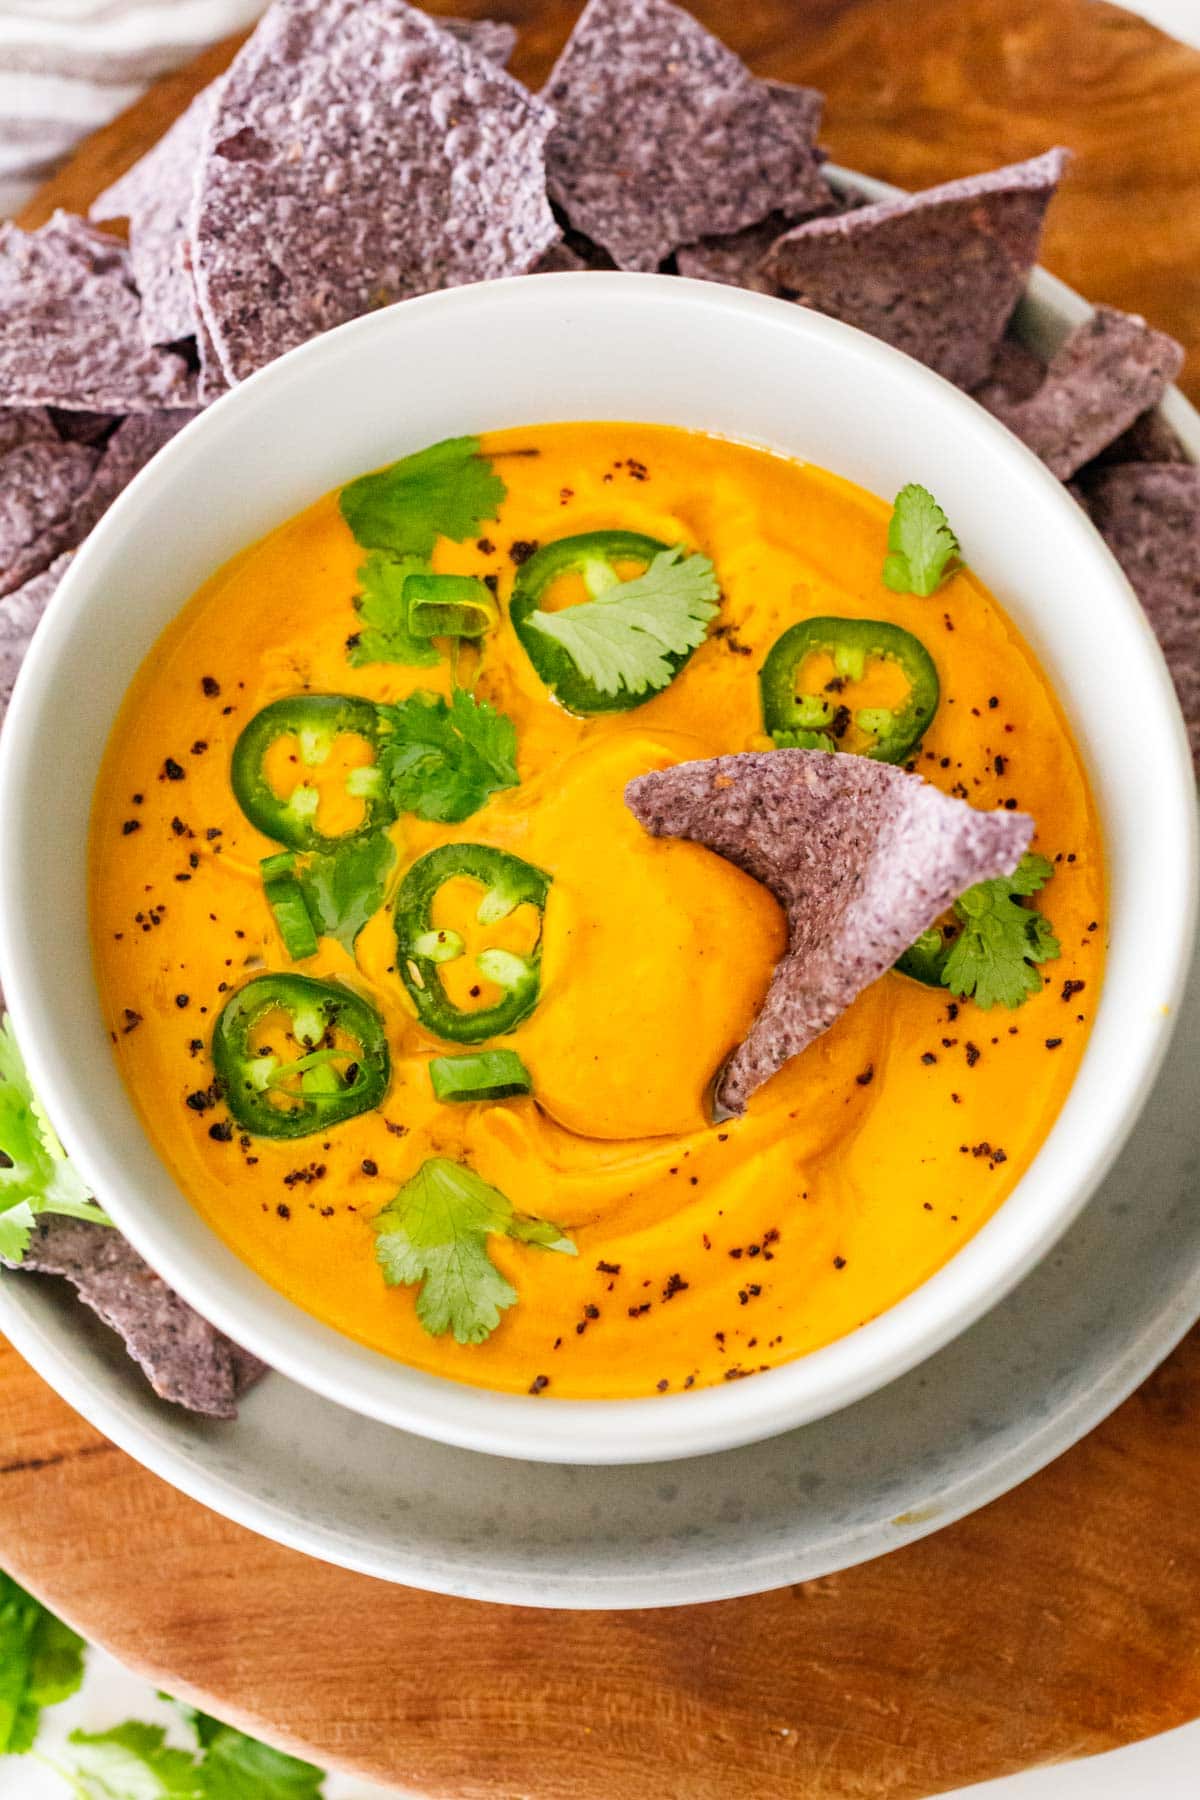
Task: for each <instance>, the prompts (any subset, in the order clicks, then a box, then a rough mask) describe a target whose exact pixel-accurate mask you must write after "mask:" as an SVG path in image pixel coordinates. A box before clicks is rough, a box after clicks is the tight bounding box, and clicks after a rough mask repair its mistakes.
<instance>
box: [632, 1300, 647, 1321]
mask: <svg viewBox="0 0 1200 1800" xmlns="http://www.w3.org/2000/svg"><path fill="white" fill-rule="evenodd" d="M627 1310H628V1312H629V1317H630V1318H631V1319H640V1318H641V1316H642V1314H643V1313H648V1312H649V1311H650V1302H649V1301H648V1300H643V1302H642V1304H641V1305H640V1306H631V1307H629V1308H628V1309H627Z"/></svg>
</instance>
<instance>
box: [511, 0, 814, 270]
mask: <svg viewBox="0 0 1200 1800" xmlns="http://www.w3.org/2000/svg"><path fill="white" fill-rule="evenodd" d="M542 92H543V95H544V97H545V99H546V100H547V101H548V102H549V103H550V105H551V106H552V107H553V108H554V111H555V113H556V115H557V119H558V123H557V124H556V126H555V128H554V131H553V132H552V133H551V136H550V140H549V142H548V144H547V146H546V166H547V170H548V174H549V183H550V194H551V198H552V199H553V200H555V201H556V202H557V204H558V205H560V206H561V207H562V208H563V210H564V212H565V213H566V215H567V217H568V219H569V220H570V222H571V224H572V225H573V226H575V227H576V229H577V230H579V231H583V232H586V234H587V235H588V237H590V238H592V239H594V240H595V242H596V243H598V244H601V245H603V247H604V249H605V250H607V251H608V252H609V253H610V255H611V256H612V257H613V259H614V260H615V262H616V264H617V266H618V267H619V268H622V269H641V270H652V269H656V268H657V267H658V266H659V264H660V263H661V262H663V261H664V259H665V258H666V257H668V256H669V255H670V254H671V252H672V251H673V250H677V249H678V248H679V247H680V245H682V244H691V243H693V242H695V241H696V240H697V239H700V238H703V237H709V236H722V235H724V234H727V233H730V232H736V231H740V230H741V229H742V228H743V227H744V226H747V225H754V224H757V223H758V222H759V221H760V220H761V219H763V218H765V217H766V216H767V214H768V213H770V212H772V211H774V210H776V209H779V210H781V211H783V212H784V213H786V214H789V215H790V216H792V217H796V216H798V215H800V214H806V213H812V212H816V211H819V210H820V209H821V208H822V207H824V206H830V205H832V198H833V197H832V194H831V192H830V189H829V186H828V184H827V183H826V181H825V178H824V176H823V175H822V173H821V167H820V162H819V160H818V158H817V155H816V150H815V139H816V132H817V126H818V123H819V121H820V116H821V96H820V95H819V94H816V93H814V92H813V91H812V90H811V89H808V88H796V87H787V86H785V85H784V84H783V83H778V82H767V81H760V80H759V79H758V78H757V77H756V76H753V75H751V73H750V71H749V70H748V69H747V68H746V66H745V64H744V63H743V62H742V61H741V59H740V57H737V56H735V55H734V53H733V51H732V50H730V49H728V48H727V47H726V46H725V45H724V44H722V43H721V42H720V40H719V39H717V38H715V37H713V36H712V35H711V33H709V32H707V31H706V30H705V29H704V27H703V26H702V25H701V24H700V23H699V22H698V21H697V20H696V19H693V18H692V17H691V15H690V14H689V13H685V12H682V11H681V10H680V9H679V8H678V7H676V6H672V5H671V4H670V3H669V0H589V4H588V5H587V7H586V8H585V9H584V11H583V13H582V14H581V15H580V17H579V19H578V21H577V22H576V25H575V29H574V30H573V31H572V33H571V36H570V38H569V40H568V42H567V45H566V48H565V49H564V51H563V53H562V55H561V56H560V57H559V59H558V62H557V63H556V64H555V66H554V69H553V71H552V72H551V75H550V78H549V80H548V81H547V83H546V86H545V88H544V89H543V90H542Z"/></svg>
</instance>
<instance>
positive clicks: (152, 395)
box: [0, 212, 195, 413]
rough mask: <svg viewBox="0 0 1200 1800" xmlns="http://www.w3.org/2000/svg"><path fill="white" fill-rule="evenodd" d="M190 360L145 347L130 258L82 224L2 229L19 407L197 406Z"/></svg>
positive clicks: (2, 289) (0, 334) (5, 334)
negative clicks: (32, 229)
mask: <svg viewBox="0 0 1200 1800" xmlns="http://www.w3.org/2000/svg"><path fill="white" fill-rule="evenodd" d="M194 392H195V382H194V380H193V377H192V375H191V372H190V371H189V369H188V365H187V363H186V361H185V360H184V359H183V358H182V357H181V356H176V355H174V354H173V353H172V352H171V351H168V350H159V349H155V348H153V347H152V346H150V345H149V344H147V343H146V342H145V339H144V337H143V335H142V330H141V303H140V301H139V299H138V295H137V291H136V288H135V286H134V283H133V277H132V274H131V271H130V263H129V252H128V250H127V249H126V247H125V245H124V244H121V243H119V242H118V241H117V240H116V239H115V238H111V237H106V236H104V235H103V233H101V232H97V231H93V230H92V229H91V228H90V227H89V226H87V225H85V224H84V222H83V220H82V219H75V218H72V217H70V215H69V214H67V213H61V212H59V213H55V215H54V217H53V218H52V219H51V220H50V221H49V222H48V223H47V224H45V225H43V226H42V227H41V229H40V230H39V231H35V232H25V231H21V230H19V229H18V227H17V226H15V225H3V226H0V393H2V394H3V396H4V400H5V403H6V404H7V405H9V406H59V407H64V408H67V409H70V408H78V409H80V410H82V411H89V412H116V413H133V412H151V411H155V410H157V409H159V408H161V407H170V406H190V405H192V403H193V399H194Z"/></svg>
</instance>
